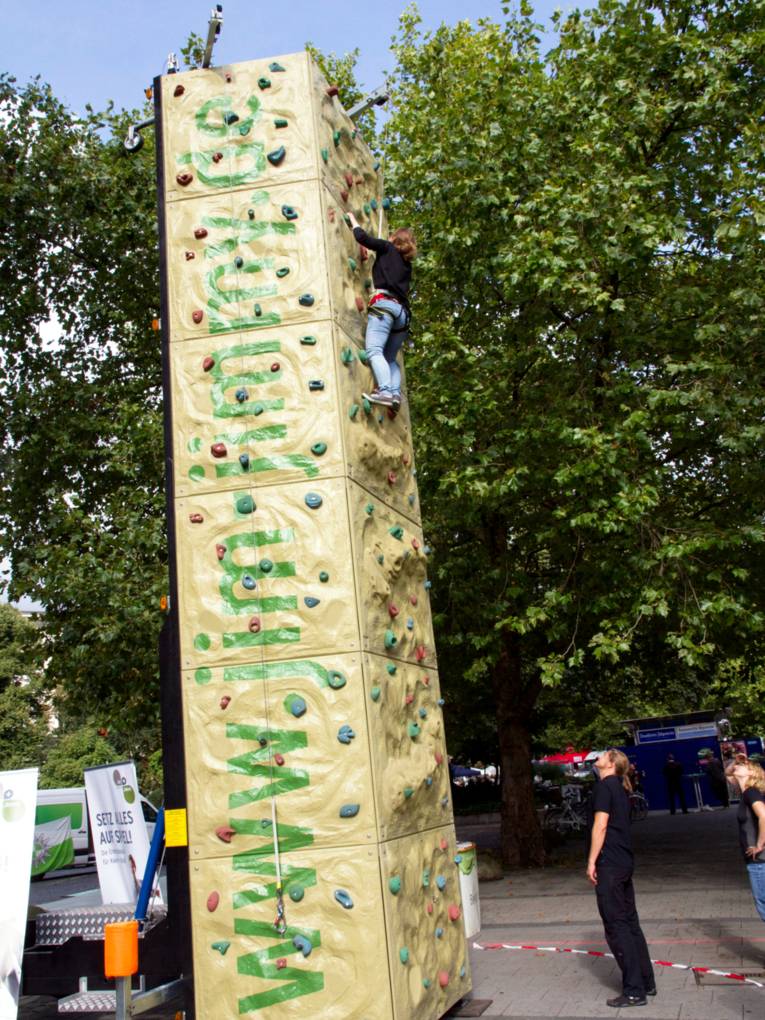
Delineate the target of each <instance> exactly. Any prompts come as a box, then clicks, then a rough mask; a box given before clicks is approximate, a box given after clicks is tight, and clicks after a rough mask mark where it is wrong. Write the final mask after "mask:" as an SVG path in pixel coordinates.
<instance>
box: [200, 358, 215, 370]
mask: <svg viewBox="0 0 765 1020" xmlns="http://www.w3.org/2000/svg"><path fill="white" fill-rule="evenodd" d="M202 368H203V369H204V370H205V372H209V371H210V369H211V368H215V358H213V357H211V356H210V355H209V354H208V355H207V357H206V358H205V360H204V361H203V362H202Z"/></svg>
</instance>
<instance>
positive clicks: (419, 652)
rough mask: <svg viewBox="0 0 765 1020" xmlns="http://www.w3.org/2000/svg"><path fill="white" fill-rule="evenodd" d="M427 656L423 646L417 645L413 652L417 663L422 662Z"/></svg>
mask: <svg viewBox="0 0 765 1020" xmlns="http://www.w3.org/2000/svg"><path fill="white" fill-rule="evenodd" d="M427 654H428V653H427V652H426V651H425V645H417V647H416V648H415V650H414V657H415V659H416V660H417V661H418V662H422V661H423V659H424V658H425V657H426V656H427Z"/></svg>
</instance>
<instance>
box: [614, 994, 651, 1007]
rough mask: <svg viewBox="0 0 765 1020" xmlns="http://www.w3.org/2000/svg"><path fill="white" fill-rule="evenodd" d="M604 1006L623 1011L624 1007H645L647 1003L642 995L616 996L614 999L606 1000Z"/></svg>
mask: <svg viewBox="0 0 765 1020" xmlns="http://www.w3.org/2000/svg"><path fill="white" fill-rule="evenodd" d="M606 1005H607V1006H613V1007H614V1009H624V1008H625V1007H626V1006H645V1005H647V1003H646V1000H645V996H644V995H643V996H640V995H617V996H616V998H615V999H606Z"/></svg>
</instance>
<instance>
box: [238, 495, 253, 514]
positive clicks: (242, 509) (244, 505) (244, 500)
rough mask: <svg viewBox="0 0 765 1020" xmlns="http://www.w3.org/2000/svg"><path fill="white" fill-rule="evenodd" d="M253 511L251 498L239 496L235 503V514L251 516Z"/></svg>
mask: <svg viewBox="0 0 765 1020" xmlns="http://www.w3.org/2000/svg"><path fill="white" fill-rule="evenodd" d="M254 510H255V500H254V499H253V498H252V496H239V498H238V499H237V501H236V512H237V513H238V514H251V513H252V512H253V511H254Z"/></svg>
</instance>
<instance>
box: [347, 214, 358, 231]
mask: <svg viewBox="0 0 765 1020" xmlns="http://www.w3.org/2000/svg"><path fill="white" fill-rule="evenodd" d="M347 216H348V219H349V220H350V223H351V230H355V229H356V227H358V225H359V221H358V220H357V219H356V217H355V216H354V215H353V213H352V212H349V213H347Z"/></svg>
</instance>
